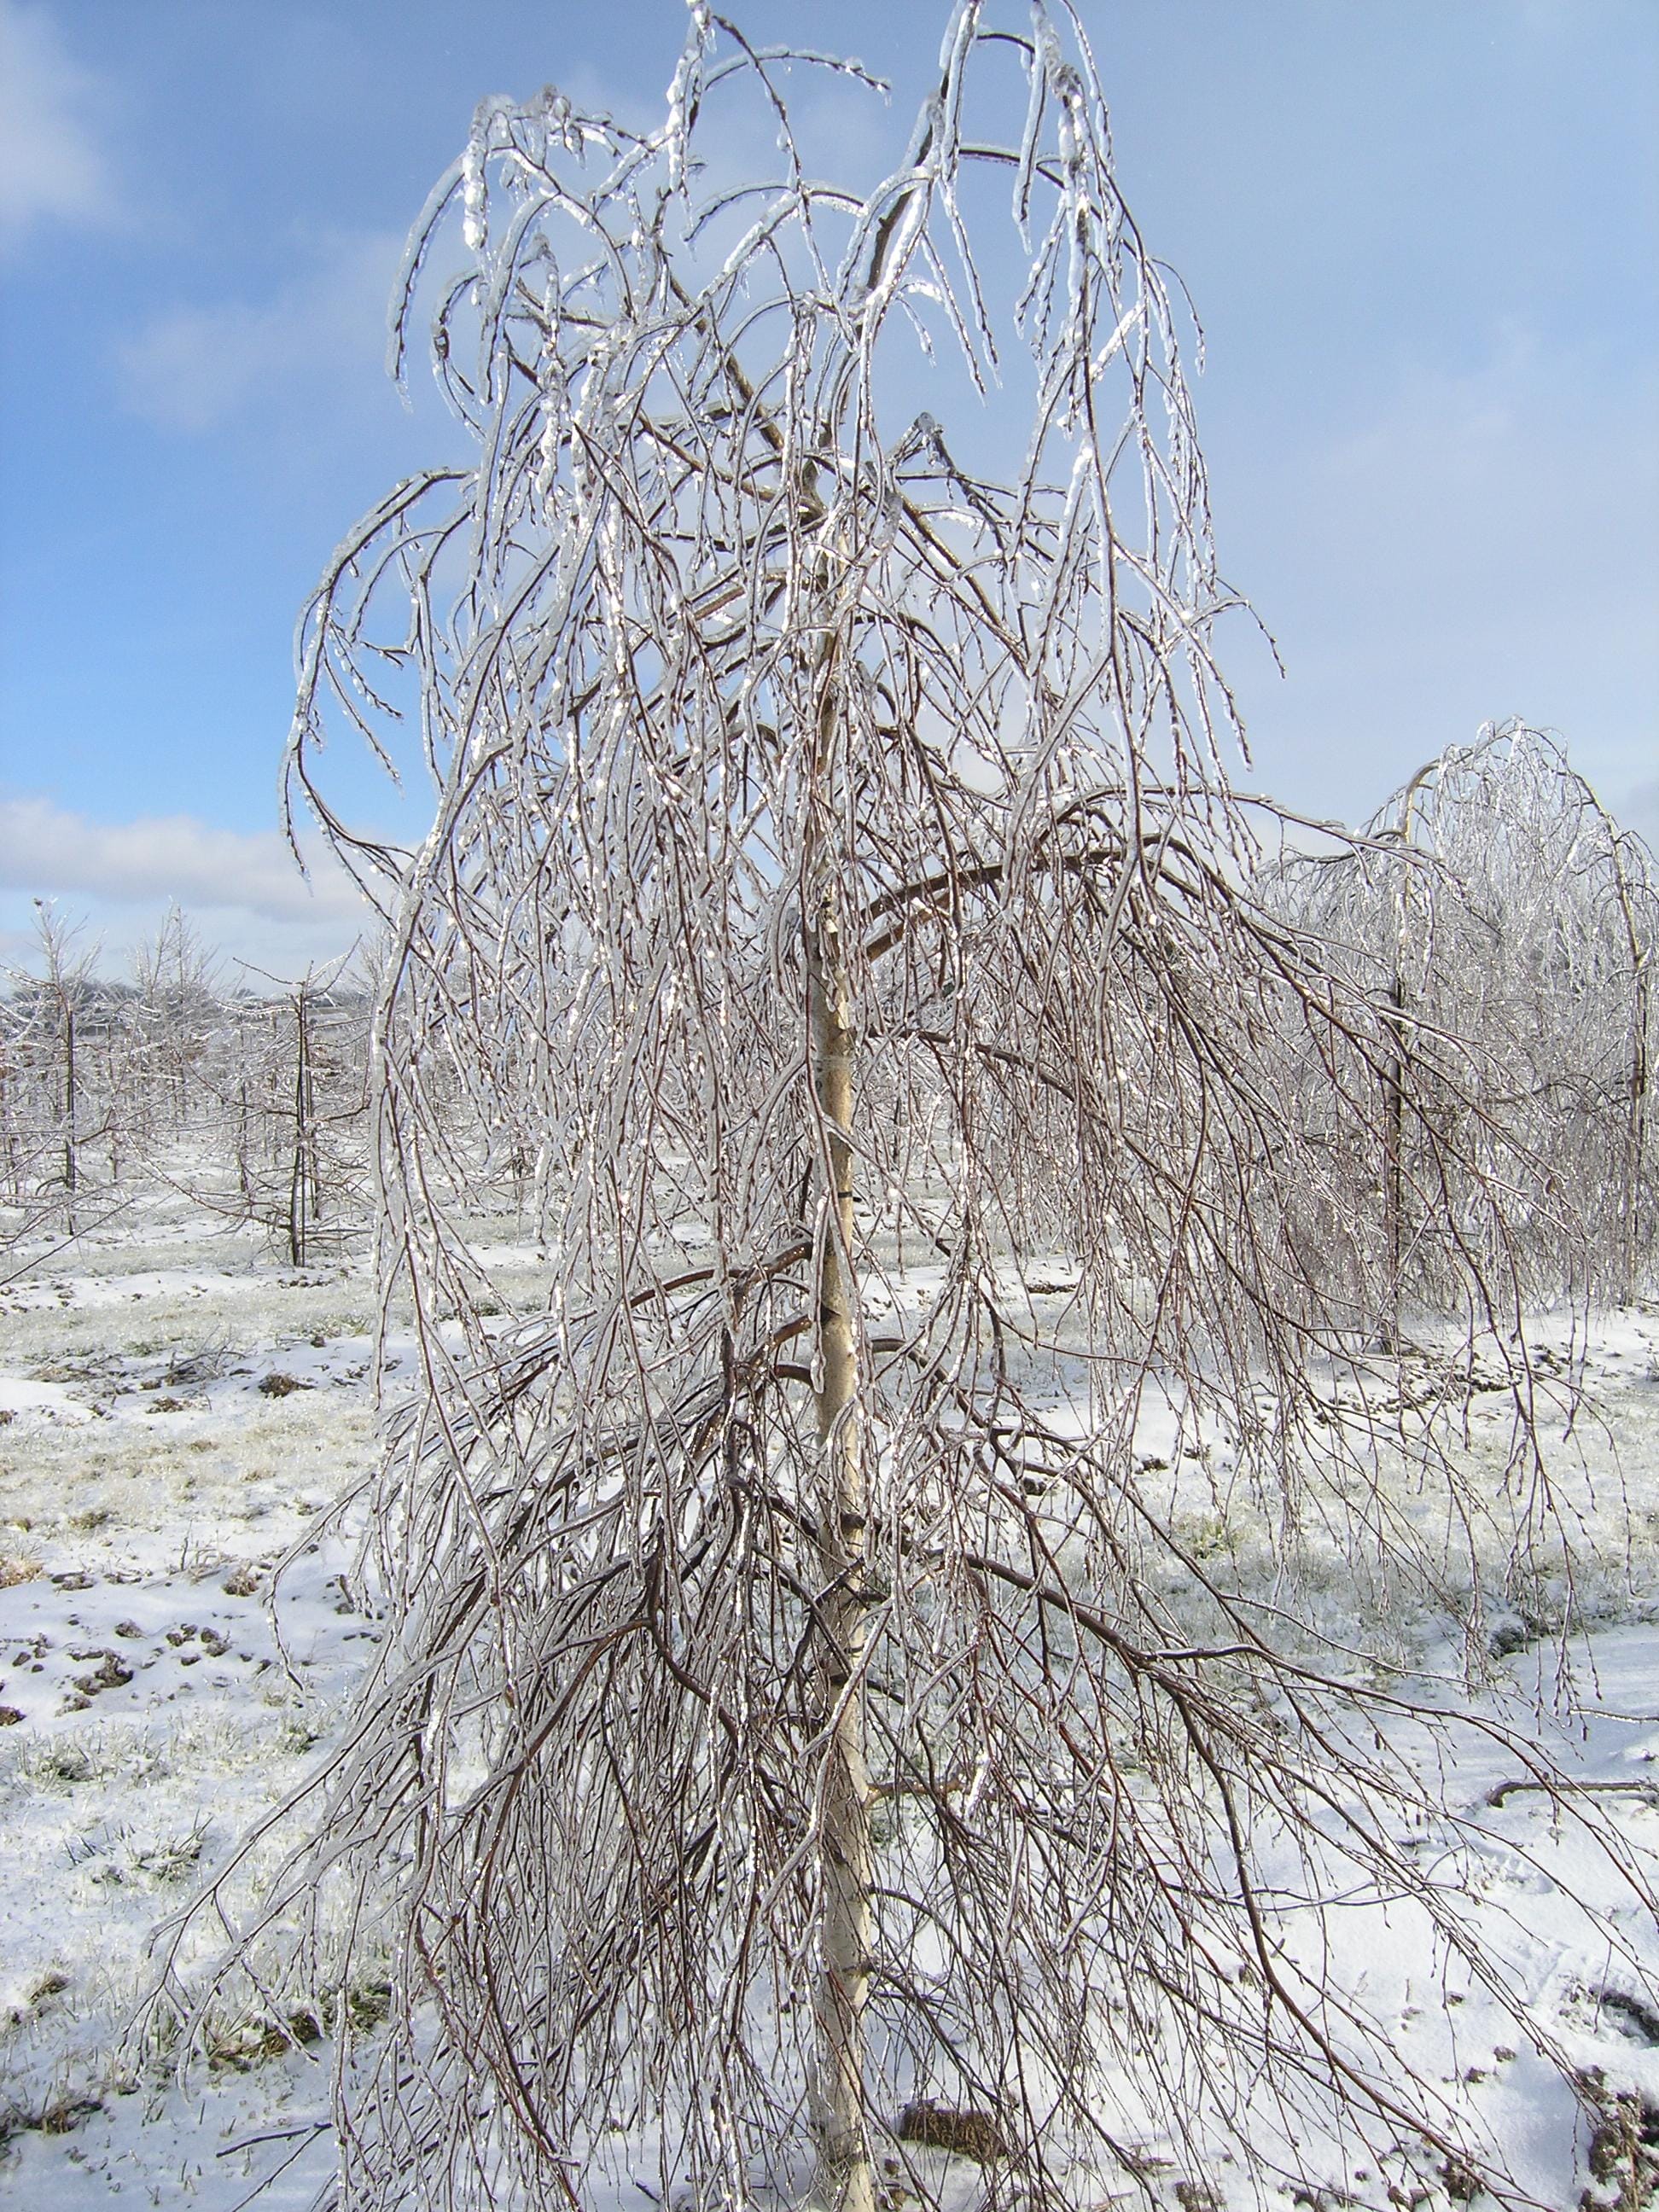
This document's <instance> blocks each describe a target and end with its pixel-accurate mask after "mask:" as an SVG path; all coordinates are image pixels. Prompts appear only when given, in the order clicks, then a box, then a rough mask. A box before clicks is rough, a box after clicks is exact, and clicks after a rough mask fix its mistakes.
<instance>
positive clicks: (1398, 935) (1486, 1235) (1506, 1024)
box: [1261, 722, 1659, 1336]
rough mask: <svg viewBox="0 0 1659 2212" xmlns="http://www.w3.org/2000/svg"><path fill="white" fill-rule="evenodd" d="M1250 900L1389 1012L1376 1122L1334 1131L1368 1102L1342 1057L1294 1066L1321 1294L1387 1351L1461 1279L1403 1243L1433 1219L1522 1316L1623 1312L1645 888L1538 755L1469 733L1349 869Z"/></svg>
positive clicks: (1594, 810)
mask: <svg viewBox="0 0 1659 2212" xmlns="http://www.w3.org/2000/svg"><path fill="white" fill-rule="evenodd" d="M1261 880H1262V886H1263V895H1264V896H1266V897H1267V899H1268V900H1269V901H1270V902H1272V903H1273V905H1274V906H1275V907H1276V908H1278V909H1279V911H1280V912H1282V913H1284V914H1285V915H1287V916H1289V917H1291V918H1292V919H1293V920H1294V921H1295V922H1296V924H1297V927H1300V928H1302V929H1304V930H1305V931H1307V932H1309V933H1313V934H1316V935H1317V936H1318V937H1320V938H1321V939H1322V940H1323V941H1324V943H1325V944H1326V945H1327V946H1328V957H1329V958H1330V959H1331V960H1332V961H1333V963H1338V964H1340V967H1341V968H1342V970H1343V972H1344V975H1346V979H1347V981H1348V983H1349V986H1350V987H1351V988H1352V989H1353V990H1354V991H1356V992H1358V993H1360V994H1364V996H1365V997H1367V998H1368V999H1369V1000H1370V1001H1371V1002H1372V1003H1373V1004H1375V1005H1377V1006H1381V1007H1383V1008H1384V1009H1385V1010H1386V1012H1385V1021H1386V1025H1387V1029H1388V1033H1389V1041H1388V1049H1387V1052H1386V1054H1385V1057H1384V1060H1383V1066H1382V1068H1381V1070H1380V1073H1379V1075H1378V1078H1377V1080H1376V1090H1375V1098H1376V1103H1375V1104H1374V1103H1367V1102H1365V1101H1364V1098H1363V1097H1358V1110H1354V1097H1353V1096H1351V1095H1350V1094H1354V1096H1357V1095H1358V1094H1363V1092H1364V1091H1365V1089H1366V1088H1367V1080H1366V1078H1365V1076H1364V1074H1363V1073H1362V1072H1361V1060H1362V1057H1363V1055H1360V1054H1355V1053H1353V1052H1352V1050H1350V1051H1349V1052H1348V1053H1347V1054H1346V1077H1345V1080H1344V1081H1343V1082H1342V1083H1333V1082H1332V1080H1331V1079H1330V1074H1329V1071H1328V1067H1327V1066H1326V1065H1325V1064H1324V1063H1323V1062H1322V1061H1319V1060H1315V1059H1314V1058H1313V1057H1312V1056H1311V1055H1310V1056H1309V1057H1308V1058H1307V1059H1306V1060H1305V1061H1304V1067H1303V1072H1302V1075H1301V1078H1300V1079H1299V1081H1298V1082H1297V1085H1296V1088H1297V1093H1298V1095H1299V1097H1300V1098H1301V1099H1302V1101H1303V1102H1304V1107H1305V1110H1306V1112H1307V1114H1308V1116H1309V1128H1310V1132H1311V1131H1313V1130H1318V1131H1319V1132H1320V1133H1321V1137H1322V1141H1323V1142H1324V1143H1325V1144H1326V1145H1327V1146H1328V1147H1329V1148H1330V1151H1331V1152H1332V1154H1333V1155H1340V1166H1338V1165H1336V1164H1334V1165H1333V1172H1332V1173H1331V1175H1330V1176H1328V1179H1327V1181H1326V1183H1325V1186H1324V1194H1325V1195H1326V1197H1327V1198H1328V1199H1333V1200H1334V1215H1333V1216H1332V1217H1331V1218H1328V1219H1327V1220H1325V1221H1322V1222H1316V1221H1314V1220H1313V1219H1311V1218H1310V1220H1309V1222H1308V1228H1307V1234H1308V1237H1309V1240H1310V1242H1323V1243H1324V1244H1325V1245H1326V1247H1327V1249H1328V1252H1329V1254H1330V1261H1331V1276H1332V1280H1333V1282H1335V1281H1336V1280H1337V1279H1340V1278H1341V1277H1342V1276H1344V1275H1345V1274H1346V1277H1347V1279H1348V1281H1349V1284H1350V1286H1351V1289H1352V1295H1353V1297H1354V1298H1355V1300H1356V1305H1357V1308H1359V1309H1363V1310H1364V1312H1366V1313H1367V1314H1369V1315H1370V1316H1374V1317H1376V1318H1377V1319H1378V1320H1380V1321H1381V1322H1382V1325H1383V1328H1384V1330H1385V1333H1386V1334H1389V1335H1391V1336H1394V1335H1397V1334H1398V1333H1399V1329H1400V1324H1401V1311H1402V1308H1403V1309H1407V1310H1409V1309H1410V1308H1411V1307H1413V1306H1415V1307H1417V1308H1418V1309H1419V1310H1425V1311H1427V1312H1429V1313H1431V1314H1432V1313H1434V1312H1436V1311H1438V1310H1443V1308H1444V1307H1445V1305H1446V1304H1448V1302H1450V1303H1453V1304H1455V1303H1456V1301H1457V1300H1458V1298H1459V1297H1461V1296H1462V1283H1461V1281H1460V1279H1459V1271H1458V1270H1457V1269H1456V1268H1453V1269H1452V1270H1450V1271H1449V1272H1448V1271H1447V1269H1446V1268H1445V1266H1444V1253H1443V1247H1442V1244H1441V1242H1440V1240H1439V1238H1438V1237H1436V1236H1435V1235H1434V1234H1433V1233H1432V1231H1431V1234H1430V1235H1429V1236H1428V1237H1427V1238H1426V1239H1421V1240H1419V1234H1418V1225H1419V1222H1420V1221H1424V1220H1428V1221H1429V1222H1431V1223H1432V1222H1433V1221H1434V1220H1435V1219H1436V1218H1437V1217H1443V1216H1444V1215H1445V1214H1447V1213H1448V1212H1449V1214H1450V1215H1451V1216H1452V1218H1455V1219H1456V1220H1457V1221H1458V1222H1459V1224H1460V1225H1461V1228H1462V1233H1463V1234H1464V1235H1465V1236H1466V1237H1470V1238H1473V1239H1475V1240H1477V1241H1479V1243H1480V1244H1481V1246H1482V1249H1483V1252H1484V1255H1485V1262H1486V1265H1487V1266H1489V1267H1496V1266H1498V1265H1499V1264H1508V1265H1510V1266H1511V1267H1515V1268H1516V1269H1518V1270H1519V1272H1520V1273H1521V1275H1522V1279H1523V1281H1524V1284H1525V1287H1526V1289H1527V1291H1528V1295H1530V1296H1532V1297H1536V1298H1548V1297H1559V1296H1562V1295H1575V1294H1576V1295H1580V1296H1588V1295H1595V1296H1599V1297H1609V1296H1611V1297H1617V1298H1620V1299H1622V1300H1624V1301H1626V1302H1629V1301H1630V1300H1632V1299H1633V1298H1634V1297H1636V1296H1637V1295H1638V1291H1640V1290H1641V1288H1642V1287H1643V1285H1644V1282H1645V1280H1646V1279H1647V1277H1648V1274H1649V1272H1650V1269H1651V1267H1652V1265H1653V1259H1654V1248H1655V1240H1656V1236H1659V1219H1656V1212H1655V1206H1654V1190H1655V1185H1656V1176H1659V1158H1656V1131H1655V1128H1654V1125H1653V1114H1652V1107H1651V1103H1650V1097H1649V1091H1650V1082H1651V1073H1650V1071H1651V1067H1652V1064H1653V1059H1654V1054H1655V1048H1656V1038H1655V1023H1656V1007H1655V1002H1654V1000H1655V994H1654V983H1653V971H1654V961H1655V946H1656V944H1659V883H1656V878H1655V870H1654V861H1653V856H1652V854H1650V852H1649V850H1648V848H1647V847H1646V846H1645V845H1644V842H1643V841H1642V840H1641V839H1640V838H1639V837H1638V836H1635V835H1634V833H1632V831H1629V830H1626V829H1620V826H1619V824H1618V823H1616V822H1615V821H1614V820H1613V817H1611V816H1610V815H1609V813H1608V812H1607V809H1606V808H1605V807H1604V806H1603V805H1601V801H1600V800H1599V799H1597V797H1596V795H1595V792H1594V791H1593V790H1592V789H1591V788H1590V787H1589V784H1588V783H1587V782H1586V781H1584V779H1583V776H1581V775H1578V774H1577V771H1576V770H1575V769H1573V767H1572V765H1571V762H1570V761H1569V760H1568V758H1567V757H1566V754H1565V751H1564V750H1562V748H1561V746H1560V745H1559V743H1558V742H1557V741H1556V740H1555V739H1553V738H1551V737H1549V736H1547V734H1546V733H1544V732H1541V731H1539V730H1534V729H1531V728H1529V727H1528V726H1525V725H1524V724H1521V723H1516V722H1506V723H1502V724H1497V725H1492V726H1488V727H1487V728H1486V729H1485V730H1483V731H1482V732H1481V733H1480V737H1479V738H1478V739H1477V740H1476V742H1475V743H1474V744H1469V745H1455V746H1452V747H1450V748H1449V749H1448V750H1447V751H1445V752H1444V753H1442V754H1440V755H1438V756H1437V757H1436V758H1435V759H1433V760H1431V761H1430V762H1428V763H1426V764H1425V766H1424V767H1423V768H1421V769H1419V771H1418V772H1417V774H1416V775H1414V776H1413V777H1412V778H1411V779H1410V780H1409V781H1408V782H1407V783H1406V784H1404V785H1403V786H1402V787H1401V789H1400V790H1399V791H1397V792H1395V793H1394V794H1393V796H1392V797H1391V798H1390V799H1389V800H1388V801H1387V803H1386V804H1385V805H1383V807H1382V808H1380V809H1379V810H1378V811H1377V813H1376V816H1375V817H1373V818H1372V820H1371V821H1370V823H1369V824H1368V825H1367V827H1366V829H1365V831H1364V834H1363V835H1362V836H1360V837H1358V839H1356V840H1354V841H1353V842H1352V843H1351V844H1350V845H1349V846H1348V847H1347V848H1346V849H1343V850H1338V851H1334V852H1330V853H1325V854H1305V853H1304V854H1299V855H1297V856H1296V857H1295V858H1293V859H1291V860H1289V861H1288V862H1287V863H1284V864H1281V865H1279V866H1276V867H1273V868H1271V869H1269V870H1268V871H1267V872H1265V873H1264V875H1263V877H1262V879H1261ZM1377 1104H1380V1107H1381V1115H1382V1127H1381V1129H1380V1132H1379V1130H1378V1129H1377V1127H1376V1105H1377ZM1379 1136H1380V1142H1379V1141H1378V1139H1379ZM1494 1190H1496V1191H1499V1192H1502V1193H1503V1194H1504V1203H1503V1205H1502V1206H1498V1207H1494V1206H1492V1205H1491V1204H1490V1203H1488V1202H1486V1194H1489V1193H1491V1192H1492V1191H1494ZM1318 1195H1319V1189H1318V1187H1317V1186H1315V1187H1313V1188H1312V1189H1311V1190H1310V1196H1313V1197H1315V1198H1317V1196H1318ZM1339 1223H1340V1226H1339Z"/></svg>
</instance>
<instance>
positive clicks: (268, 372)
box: [119, 231, 404, 433]
mask: <svg viewBox="0 0 1659 2212" xmlns="http://www.w3.org/2000/svg"><path fill="white" fill-rule="evenodd" d="M403 245H404V240H403V238H402V236H401V234H394V233H392V232H386V231H359V232H350V233H343V234H339V235H337V236H336V237H334V238H332V239H331V240H329V241H328V243H327V244H326V246H325V248H324V249H323V252H322V254H321V257H320V258H319V260H318V261H317V263H316V264H315V265H314V266H313V267H312V268H310V269H307V270H303V271H301V273H300V274H299V275H297V276H294V277H292V278H291V279H290V280H289V282H288V283H286V284H284V285H283V287H282V288H281V289H280V290H278V291H277V292H276V294H275V295H273V296H272V297H271V298H270V299H268V300H264V301H248V300H231V301H225V302H223V303H222V305H219V306H216V307H175V308H173V309H172V310H171V311H169V312H168V313H165V314H161V315H158V316H156V317H155V319H153V320H152V321H151V322H150V323H149V325H147V326H146V327H145V328H144V329H143V331H140V332H139V334H138V335H137V337H134V338H132V339H130V340H129V341H128V343H126V344H125V345H124V346H123V347H122V348H121V350H120V355H119V363H120V369H121V373H122V377H123V381H124V384H125V401H126V404H127V405H128V407H129V408H130V409H131V410H132V412H133V413H134V414H136V415H140V416H143V417H144V419H145V420H146V421H148V422H154V423H155V424H156V425H157V427H158V428H161V429H164V430H176V431H183V432H186V433H191V432H196V431H201V430H210V429H213V428H216V426H217V425H218V424H220V423H222V422H228V421H229V420H230V419H231V418H232V417H233V416H235V415H237V414H239V413H240V412H241V411H242V410H244V409H246V408H247V407H249V406H250V405H252V404H254V403H255V402H268V401H270V400H271V399H278V400H280V399H281V398H284V397H288V396H291V395H295V394H307V395H309V394H312V393H314V392H317V391H318V389H319V387H323V386H326V387H328V388H329V389H330V392H331V408H332V409H335V410H337V406H338V400H337V397H336V396H333V395H337V392H338V391H340V390H342V389H345V390H349V389H351V388H352V387H353V386H356V387H357V388H358V389H361V390H363V391H372V390H374V382H375V376H376V373H377V372H378V371H379V369H380V365H381V362H382V361H383V359H384V357H385V353H386V300H387V297H388V295H389V294H390V292H391V289H392V277H393V276H394V274H395V273H396V270H397V266H398V257H399V255H400V254H401V252H402V251H403Z"/></svg>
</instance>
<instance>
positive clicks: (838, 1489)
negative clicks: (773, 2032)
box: [807, 902, 875, 2212]
mask: <svg viewBox="0 0 1659 2212" xmlns="http://www.w3.org/2000/svg"><path fill="white" fill-rule="evenodd" d="M807 960H808V969H809V989H810V994H811V1000H810V1015H811V1054H812V1082H813V1088H814V1090H815V1091H816V1093H817V1102H818V1109H819V1112H820V1113H821V1115H822V1116H823V1128H824V1135H825V1140H826V1154H827V1160H826V1164H827V1167H828V1172H829V1190H828V1192H827V1193H826V1194H825V1195H826V1196H827V1198H828V1200H829V1216H830V1218H829V1221H828V1222H827V1223H826V1225H825V1232H824V1236H823V1258H822V1260H821V1261H820V1263H819V1268H818V1281H817V1296H818V1358H819V1361H820V1363H821V1376H820V1380H819V1383H818V1388H817V1417H818V1438H819V1447H820V1454H821V1457H820V1480H819V1494H818V1498H817V1526H818V1566H819V1579H820V1583H821V1586H822V1589H823V1597H822V1598H821V1600H820V1602H819V1608H818V1623H817V1627H818V1635H817V1650H818V1658H817V1707H818V1715H819V1717H820V1720H821V1723H822V1726H823V1729H825V1730H826V1731H827V1732H828V1735H829V1741H828V1746H827V1749H826V1753H825V1769H824V1789H823V1840H822V1844H821V1848H820V1863H819V1869H818V1874H819V1881H820V1884H821V1893H822V1903H821V1906H820V1911H821V1914H822V1918H821V1923H820V1928H819V1960H818V1978H817V1990H816V1995H815V1999H814V2008H813V2010H814V2025H815V2029H816V2043H817V2052H816V2057H817V2082H816V2084H815V2105H816V2111H815V2113H814V2124H815V2131H816V2134H817V2155H818V2174H817V2191H816V2195H817V2202H818V2203H819V2205H820V2206H821V2207H822V2208H823V2212H873V2207H874V2203H875V2188H874V2179H873V2174H872V2167H871V2160H870V2146H869V2142H868V2139H867V2136H866V2129H865V2111H864V2102H865V2091H864V2007H865V1999H866V1993H867V1990H868V1987H869V1957H870V1935H871V1898H870V1890H871V1879H872V1868H871V1847H870V1784H869V1775H868V1771H867V1769H866V1763H865V1747H864V1710H863V1692H862V1691H861V1689H860V1686H859V1685H858V1682H857V1680H856V1677H857V1675H858V1673H859V1670H860V1661H861V1658H862V1655H863V1650H864V1637H865V1604H866V1595H865V1587H864V1582H865V1576H864V1567H865V1547H866V1528H865V1518H866V1516H865V1471H864V1436H863V1424H862V1420H861V1417H860V1408H859V1404H858V1346H857V1340H856V1322H855V1316H854V1295H853V1285H852V1283H851V1280H850V1279H849V1273H848V1268H849V1262H850V1255H851V1253H852V1249H853V1149H852V1143H851V1134H850V1133H851V1128H852V1118H853V1060H854V1036H853V1030H852V1024H851V1018H850V1009H849V1006H848V988H847V978H846V969H845V963H844V961H843V958H842V940H841V935H840V931H839V928H838V926H837V924H836V919H835V915H834V913H833V910H832V909H831V908H830V907H829V905H828V903H827V902H826V904H825V906H824V907H823V908H822V909H821V910H820V913H819V915H818V918H817V926H816V927H814V928H812V929H811V930H810V931H809V933H808V942H807Z"/></svg>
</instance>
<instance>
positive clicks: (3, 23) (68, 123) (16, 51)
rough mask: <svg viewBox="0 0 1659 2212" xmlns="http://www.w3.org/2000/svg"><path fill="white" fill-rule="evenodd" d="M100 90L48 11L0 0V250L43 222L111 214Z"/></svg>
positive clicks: (87, 219)
mask: <svg viewBox="0 0 1659 2212" xmlns="http://www.w3.org/2000/svg"><path fill="white" fill-rule="evenodd" d="M97 92H98V85H97V80H96V79H95V78H94V77H93V76H91V75H90V74H89V73H88V71H86V70H82V68H81V67H80V66H79V65H78V64H76V62H75V61H74V60H73V59H72V58H71V57H70V53H69V52H68V50H67V49H66V47H65V46H64V42H63V40H62V39H61V38H60V36H59V35H58V27H57V26H56V24H55V23H54V22H53V21H52V18H51V16H50V15H47V14H46V12H45V10H44V9H40V8H38V7H34V8H31V7H26V6H24V5H22V4H21V0H0V248H4V249H9V248H13V247H15V246H18V245H20V244H21V243H22V242H23V240H26V239H27V237H29V236H30V234H32V233H33V232H34V231H35V230H36V229H37V228H39V227H40V225H41V224H42V223H51V222H67V223H81V224H85V223H88V222H97V221H98V220H99V219H100V217H103V216H106V215H107V214H109V213H110V212H111V210H112V205H113V193H112V188H111V183H110V175H109V167H108V163H107V161H106V158H105V155H104V153H103V151H102V149H101V148H100V145H99V143H98V132H97V127H96V122H95V112H94V111H95V106H96V97H97Z"/></svg>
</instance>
